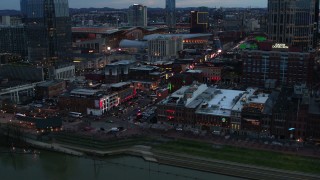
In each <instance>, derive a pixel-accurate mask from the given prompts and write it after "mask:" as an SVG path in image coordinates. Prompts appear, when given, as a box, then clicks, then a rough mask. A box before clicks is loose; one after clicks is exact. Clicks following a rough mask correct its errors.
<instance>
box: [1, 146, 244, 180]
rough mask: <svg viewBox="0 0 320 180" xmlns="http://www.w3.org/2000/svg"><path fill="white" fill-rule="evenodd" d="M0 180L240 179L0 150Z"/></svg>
mask: <svg viewBox="0 0 320 180" xmlns="http://www.w3.org/2000/svg"><path fill="white" fill-rule="evenodd" d="M0 152H1V153H0V176H1V177H0V179H2V180H22V179H23V180H29V179H30V180H100V179H101V180H102V179H103V180H185V179H186V180H188V179H197V180H213V179H219V180H220V179H221V180H239V179H240V178H236V177H229V176H224V175H219V174H212V173H207V172H201V171H196V170H190V169H184V168H179V167H173V166H167V165H160V164H158V163H150V162H146V161H144V160H143V159H142V158H139V157H133V156H116V157H110V158H104V159H100V160H98V159H96V160H94V159H92V158H85V157H74V156H69V155H65V154H60V153H55V152H48V151H40V154H16V153H14V154H12V153H6V152H8V150H7V149H4V148H0Z"/></svg>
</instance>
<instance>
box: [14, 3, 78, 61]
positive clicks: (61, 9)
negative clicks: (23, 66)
mask: <svg viewBox="0 0 320 180" xmlns="http://www.w3.org/2000/svg"><path fill="white" fill-rule="evenodd" d="M20 5H21V12H22V15H23V20H24V23H25V25H26V29H27V45H28V59H29V61H34V62H41V63H43V64H46V63H52V62H56V61H57V60H58V59H59V58H60V57H63V56H65V55H66V53H67V52H68V50H70V48H71V45H72V44H71V20H70V16H69V4H68V0H21V1H20Z"/></svg>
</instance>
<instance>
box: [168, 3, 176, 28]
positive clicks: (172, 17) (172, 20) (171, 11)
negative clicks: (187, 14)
mask: <svg viewBox="0 0 320 180" xmlns="http://www.w3.org/2000/svg"><path fill="white" fill-rule="evenodd" d="M166 23H167V26H168V27H169V29H174V28H176V0H166Z"/></svg>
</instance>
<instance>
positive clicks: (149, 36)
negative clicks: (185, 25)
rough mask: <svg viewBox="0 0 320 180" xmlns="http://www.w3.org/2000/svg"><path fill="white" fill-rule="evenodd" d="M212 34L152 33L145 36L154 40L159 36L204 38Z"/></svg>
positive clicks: (146, 38) (145, 38)
mask: <svg viewBox="0 0 320 180" xmlns="http://www.w3.org/2000/svg"><path fill="white" fill-rule="evenodd" d="M210 36H212V34H150V35H146V36H144V37H143V39H144V40H147V41H149V40H153V39H157V38H159V37H163V38H173V37H181V38H182V39H192V38H203V37H208V38H209V37H210Z"/></svg>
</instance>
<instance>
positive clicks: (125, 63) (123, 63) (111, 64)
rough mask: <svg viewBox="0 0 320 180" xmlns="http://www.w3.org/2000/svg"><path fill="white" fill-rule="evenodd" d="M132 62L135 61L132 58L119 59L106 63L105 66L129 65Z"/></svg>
mask: <svg viewBox="0 0 320 180" xmlns="http://www.w3.org/2000/svg"><path fill="white" fill-rule="evenodd" d="M134 62H135V61H133V60H121V61H117V62H114V63H110V64H107V66H118V65H129V64H132V63H134Z"/></svg>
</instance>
